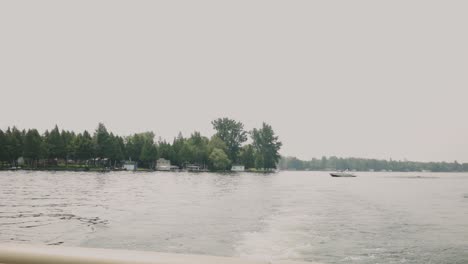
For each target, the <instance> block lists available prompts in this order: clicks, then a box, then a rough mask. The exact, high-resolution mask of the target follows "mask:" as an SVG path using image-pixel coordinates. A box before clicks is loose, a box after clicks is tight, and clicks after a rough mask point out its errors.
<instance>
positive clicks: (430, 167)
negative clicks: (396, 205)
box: [279, 157, 468, 172]
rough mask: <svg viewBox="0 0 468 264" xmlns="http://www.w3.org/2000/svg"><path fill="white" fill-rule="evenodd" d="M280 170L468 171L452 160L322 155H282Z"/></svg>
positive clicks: (466, 164) (465, 166)
mask: <svg viewBox="0 0 468 264" xmlns="http://www.w3.org/2000/svg"><path fill="white" fill-rule="evenodd" d="M279 168H280V169H282V170H317V171H320V170H357V171H433V172H460V171H468V163H463V164H462V163H458V162H457V161H454V162H415V161H406V160H404V161H396V160H378V159H362V158H338V157H328V158H327V157H322V158H321V159H316V158H313V159H311V160H299V159H297V158H295V157H282V158H281V160H280V162H279Z"/></svg>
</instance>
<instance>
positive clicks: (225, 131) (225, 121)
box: [211, 118, 247, 163]
mask: <svg viewBox="0 0 468 264" xmlns="http://www.w3.org/2000/svg"><path fill="white" fill-rule="evenodd" d="M211 124H212V125H213V128H214V129H215V130H216V136H217V137H219V138H220V139H221V140H222V141H224V143H225V144H226V146H227V152H226V153H227V155H228V157H229V159H230V160H231V161H232V162H234V163H237V162H238V155H239V151H240V148H241V145H242V143H244V142H245V141H246V140H247V132H246V131H244V125H243V124H242V123H241V122H238V121H235V120H233V119H229V118H218V119H216V120H214V121H212V122H211Z"/></svg>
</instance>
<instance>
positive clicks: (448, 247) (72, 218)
mask: <svg viewBox="0 0 468 264" xmlns="http://www.w3.org/2000/svg"><path fill="white" fill-rule="evenodd" d="M467 197H468V175H466V174H430V173H422V174H421V173H419V174H415V173H359V174H358V177H357V178H332V177H329V175H328V174H327V173H325V172H281V173H277V174H268V175H263V174H247V173H246V174H210V173H205V174H189V173H128V172H115V173H104V174H100V173H77V172H57V173H53V172H0V242H5V241H15V242H24V243H41V244H63V245H68V246H85V247H104V248H124V249H139V250H151V251H165V252H176V253H198V254H210V255H225V256H243V257H249V258H260V259H296V260H311V261H320V262H323V263H467V262H468V250H467V245H468V199H466V198H467Z"/></svg>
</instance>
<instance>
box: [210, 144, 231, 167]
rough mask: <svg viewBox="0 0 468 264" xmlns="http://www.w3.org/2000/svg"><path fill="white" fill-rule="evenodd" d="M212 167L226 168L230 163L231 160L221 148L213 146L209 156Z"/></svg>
mask: <svg viewBox="0 0 468 264" xmlns="http://www.w3.org/2000/svg"><path fill="white" fill-rule="evenodd" d="M209 160H210V163H211V166H212V169H214V170H226V169H228V167H229V166H230V165H231V161H230V160H229V158H228V156H227V155H226V153H225V152H224V151H223V150H222V149H218V148H215V149H213V151H212V152H211V154H210V157H209Z"/></svg>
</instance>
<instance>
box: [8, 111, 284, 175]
mask: <svg viewBox="0 0 468 264" xmlns="http://www.w3.org/2000/svg"><path fill="white" fill-rule="evenodd" d="M212 125H213V128H214V130H215V131H216V133H215V134H214V135H213V136H211V137H210V138H208V137H206V136H203V135H201V134H200V133H199V132H193V133H192V134H191V135H190V137H184V136H183V135H182V134H181V133H179V135H178V136H177V137H175V138H174V139H173V141H172V142H168V141H166V140H161V139H160V140H158V141H155V134H154V133H153V132H143V133H136V134H133V135H130V136H125V137H122V136H119V135H116V134H114V133H112V132H109V131H108V130H107V128H106V127H105V125H104V124H102V123H99V125H98V127H97V128H96V130H95V131H94V132H93V133H92V134H91V133H89V132H88V131H83V132H82V133H75V132H73V131H66V130H60V129H59V128H58V127H57V126H55V127H54V128H53V129H52V130H50V131H49V130H47V131H45V132H44V133H42V134H41V133H39V131H38V130H37V129H28V130H19V129H18V128H16V127H11V128H10V127H9V128H7V129H6V130H5V131H2V130H1V129H0V167H3V168H6V167H17V166H18V160H19V159H20V158H22V159H23V160H24V163H25V165H26V166H27V167H29V168H40V167H44V168H46V167H53V166H59V165H63V164H65V166H68V165H71V164H70V163H73V164H74V165H80V166H84V165H86V166H109V167H120V166H121V165H122V163H123V162H125V161H126V160H132V161H135V162H138V164H139V167H146V168H149V169H153V168H154V166H155V162H156V160H157V159H159V158H164V159H167V160H170V161H171V164H173V165H176V166H179V167H181V168H182V167H184V166H185V165H187V164H196V165H199V166H202V167H205V168H208V169H210V170H214V171H217V170H228V169H230V167H231V166H232V165H234V164H235V165H244V166H245V168H246V169H257V170H272V169H275V168H276V165H277V163H278V161H279V158H280V155H279V150H280V148H281V145H282V143H281V142H280V141H279V139H278V136H276V135H275V133H274V131H273V129H272V127H271V126H270V125H268V124H266V123H263V124H262V127H261V128H255V129H253V130H252V131H246V130H244V125H243V124H242V123H241V122H239V121H236V120H233V119H229V118H218V119H216V120H214V121H212ZM249 137H250V139H251V143H248V144H247V143H246V142H247V141H248V139H249Z"/></svg>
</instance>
